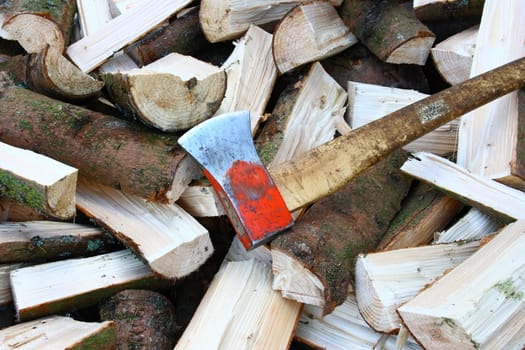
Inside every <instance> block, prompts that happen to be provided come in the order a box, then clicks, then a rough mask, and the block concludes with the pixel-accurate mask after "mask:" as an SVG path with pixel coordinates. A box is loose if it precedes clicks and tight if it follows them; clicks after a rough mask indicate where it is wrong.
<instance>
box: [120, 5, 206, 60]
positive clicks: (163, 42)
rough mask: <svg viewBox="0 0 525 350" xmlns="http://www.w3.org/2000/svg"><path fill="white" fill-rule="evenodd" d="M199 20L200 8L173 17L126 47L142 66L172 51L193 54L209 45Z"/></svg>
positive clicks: (127, 51)
mask: <svg viewBox="0 0 525 350" xmlns="http://www.w3.org/2000/svg"><path fill="white" fill-rule="evenodd" d="M208 45H209V42H208V41H207V40H206V37H205V36H204V33H203V32H202V28H201V26H200V22H199V10H198V8H196V7H195V8H192V9H190V10H189V11H187V12H185V13H184V14H182V15H180V16H179V15H178V14H177V17H175V18H171V19H170V20H169V22H168V23H166V24H163V25H162V26H161V27H160V28H158V29H155V30H154V31H153V32H151V33H149V34H148V35H146V36H145V37H144V38H142V39H140V40H138V41H137V42H135V43H134V44H132V45H130V46H129V47H127V48H126V49H125V52H126V53H127V54H128V55H130V56H131V57H133V59H134V60H135V61H136V62H137V63H138V64H139V65H140V66H141V67H142V66H145V65H147V64H150V63H152V62H154V61H156V60H158V59H160V58H162V57H164V56H166V55H168V54H170V53H172V52H176V53H179V54H181V55H193V54H195V53H197V52H199V51H200V50H202V49H205V48H206V47H208Z"/></svg>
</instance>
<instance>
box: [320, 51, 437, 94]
mask: <svg viewBox="0 0 525 350" xmlns="http://www.w3.org/2000/svg"><path fill="white" fill-rule="evenodd" d="M321 64H322V65H323V68H324V69H325V70H326V72H327V73H328V74H330V75H331V76H332V77H333V78H334V79H335V80H336V81H337V82H338V83H339V85H341V86H342V87H343V88H345V89H346V88H347V85H348V81H356V82H360V83H367V84H376V85H383V86H391V87H397V88H400V89H414V90H417V91H420V92H425V93H428V92H429V85H428V81H427V78H426V76H425V73H424V72H423V69H422V68H421V67H420V66H417V65H412V64H411V65H407V64H392V63H386V62H383V61H381V60H380V59H379V58H377V57H376V56H375V55H374V54H373V53H372V52H371V51H370V50H369V49H368V48H367V47H366V46H364V45H363V44H360V43H358V44H356V45H354V46H352V47H350V48H349V49H347V50H345V51H343V52H341V53H340V54H338V55H336V56H333V57H330V58H328V59H325V60H323V61H321Z"/></svg>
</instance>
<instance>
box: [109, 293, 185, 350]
mask: <svg viewBox="0 0 525 350" xmlns="http://www.w3.org/2000/svg"><path fill="white" fill-rule="evenodd" d="M99 313H100V317H101V319H102V320H104V321H115V323H116V325H117V342H118V347H117V349H119V350H128V349H130V350H131V349H157V350H163V349H166V350H168V349H169V350H171V349H173V347H174V346H175V342H176V339H175V329H176V324H175V307H174V306H173V304H172V303H171V301H170V300H169V299H168V298H166V297H165V296H164V295H162V294H160V293H157V292H153V291H149V290H133V289H129V290H124V291H122V292H119V293H117V294H115V295H114V296H112V297H111V298H109V299H106V300H104V301H103V302H101V304H100V306H99Z"/></svg>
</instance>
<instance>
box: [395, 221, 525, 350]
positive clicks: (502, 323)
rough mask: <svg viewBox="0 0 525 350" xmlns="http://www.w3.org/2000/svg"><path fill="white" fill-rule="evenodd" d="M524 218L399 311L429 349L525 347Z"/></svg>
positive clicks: (416, 336) (410, 328) (411, 330)
mask: <svg viewBox="0 0 525 350" xmlns="http://www.w3.org/2000/svg"><path fill="white" fill-rule="evenodd" d="M524 249H525V221H524V220H519V221H517V222H515V223H513V224H510V225H508V226H507V227H505V228H504V229H503V230H502V231H501V232H500V233H499V234H497V235H496V236H495V237H494V238H493V239H492V240H490V242H488V243H487V244H485V245H484V246H482V247H481V248H480V249H479V250H478V251H477V252H476V253H474V254H473V255H472V256H470V257H469V258H467V259H466V260H464V261H463V262H462V263H461V264H460V265H458V266H457V267H456V268H455V269H453V270H452V271H450V272H449V273H447V274H446V275H445V276H443V277H442V278H441V279H439V280H438V281H436V282H435V283H434V284H433V285H432V286H431V287H430V288H427V289H425V290H424V291H423V292H421V293H420V294H418V295H417V296H416V297H415V298H414V299H412V300H410V301H409V302H407V303H406V304H404V305H402V306H401V307H400V308H399V309H398V311H399V314H400V316H401V318H402V320H403V322H404V323H405V324H406V325H407V327H408V329H409V330H410V332H411V333H412V334H413V335H414V337H415V338H416V339H417V340H418V341H419V342H420V343H421V344H422V345H423V346H424V347H425V349H428V350H434V349H522V348H523V347H524V346H525V338H524V337H523V334H524V333H523V330H524V329H525V317H523V316H524V314H525V279H523V271H525V260H524V259H523V258H522V257H523V250H524Z"/></svg>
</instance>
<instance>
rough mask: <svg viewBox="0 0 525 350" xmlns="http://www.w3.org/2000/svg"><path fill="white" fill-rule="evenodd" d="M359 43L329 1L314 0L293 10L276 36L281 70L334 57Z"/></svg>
mask: <svg viewBox="0 0 525 350" xmlns="http://www.w3.org/2000/svg"><path fill="white" fill-rule="evenodd" d="M355 43H357V38H356V37H355V35H354V34H352V33H351V32H350V29H348V27H347V26H346V25H345V24H344V23H343V20H342V19H341V17H339V15H338V13H337V11H336V9H335V8H334V7H333V6H332V5H331V4H330V3H329V2H324V1H322V2H311V3H306V4H303V5H300V6H297V7H295V8H294V9H292V10H291V11H290V12H289V13H288V14H286V16H285V17H284V18H283V19H282V20H281V22H280V23H279V26H278V27H277V29H276V31H275V33H274V38H273V55H274V58H275V64H276V65H277V68H278V69H279V72H280V73H285V72H288V71H290V70H292V69H294V68H297V67H298V66H300V65H303V64H305V63H308V62H313V61H317V60H321V59H323V58H327V57H330V56H333V55H335V54H337V53H339V52H341V51H344V50H345V49H347V48H349V47H350V46H352V45H354V44H355Z"/></svg>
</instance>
